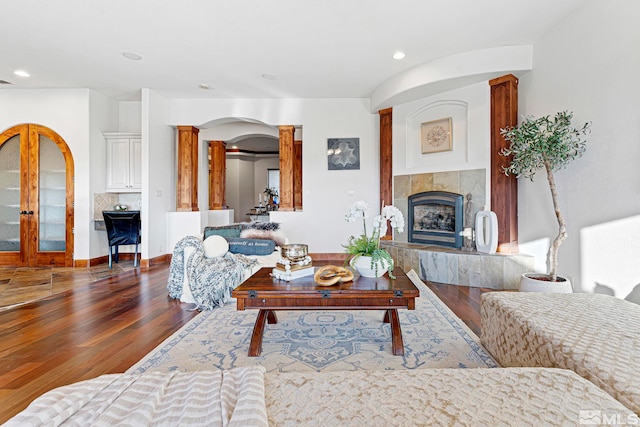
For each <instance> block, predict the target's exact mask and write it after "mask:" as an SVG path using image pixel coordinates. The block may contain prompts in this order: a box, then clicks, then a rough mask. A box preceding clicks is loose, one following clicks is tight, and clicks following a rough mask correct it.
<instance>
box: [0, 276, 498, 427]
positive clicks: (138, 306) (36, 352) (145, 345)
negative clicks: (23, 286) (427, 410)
mask: <svg viewBox="0 0 640 427" xmlns="http://www.w3.org/2000/svg"><path fill="white" fill-rule="evenodd" d="M168 271H169V266H168V265H161V266H155V267H152V268H150V269H149V270H148V271H144V272H140V271H137V270H136V271H130V272H126V273H123V274H121V275H118V276H113V277H110V278H107V279H103V280H99V281H95V282H90V283H86V284H82V285H77V286H76V287H74V288H73V289H71V290H68V291H65V292H63V293H59V294H56V295H52V296H49V297H47V298H46V299H43V300H39V301H36V302H32V303H28V304H24V305H20V306H17V307H13V308H8V309H4V310H0V423H3V422H5V421H6V420H7V419H9V418H10V417H12V416H13V415H15V414H16V413H18V412H20V411H21V410H22V409H24V408H25V407H26V406H27V405H28V404H29V403H30V402H31V401H32V400H33V399H35V398H36V397H38V396H40V395H41V394H42V393H44V392H46V391H48V390H51V389H53V388H56V387H59V386H62V385H65V384H70V383H73V382H76V381H81V380H85V379H89V378H93V377H96V376H99V375H102V374H107V373H117V372H124V371H125V370H127V369H128V368H129V367H131V366H132V365H133V364H134V363H136V362H137V361H138V360H140V359H141V358H142V357H143V356H144V355H146V354H147V353H148V352H149V351H151V350H152V349H153V348H155V347H156V346H157V345H158V344H160V342H162V341H163V340H164V339H165V338H167V337H168V336H170V335H171V334H172V333H173V332H175V331H176V330H178V329H179V328H180V327H181V326H183V325H184V324H185V323H187V322H188V321H189V320H190V319H191V318H193V317H194V316H195V315H196V314H197V312H195V311H189V310H188V308H189V306H188V305H186V304H181V303H180V302H179V301H175V300H171V299H170V298H169V297H168V296H167V290H166V284H167V278H168ZM427 285H428V286H429V288H430V289H432V290H433V292H434V293H435V294H436V295H438V296H439V297H440V298H441V299H442V300H443V301H444V302H445V303H446V304H447V306H449V308H451V309H452V310H453V311H454V313H456V314H457V315H458V316H459V317H460V318H461V319H462V320H463V321H465V323H466V324H467V325H469V327H470V328H471V329H472V330H473V331H474V332H476V334H479V333H480V313H479V303H480V295H481V294H482V293H483V292H486V291H487V290H486V289H479V288H467V287H463V286H452V285H443V284H436V283H427Z"/></svg>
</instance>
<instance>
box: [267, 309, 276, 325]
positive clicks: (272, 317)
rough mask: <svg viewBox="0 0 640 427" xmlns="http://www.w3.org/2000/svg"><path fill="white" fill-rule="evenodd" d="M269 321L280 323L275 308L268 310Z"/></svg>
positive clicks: (270, 322)
mask: <svg viewBox="0 0 640 427" xmlns="http://www.w3.org/2000/svg"><path fill="white" fill-rule="evenodd" d="M267 323H269V324H270V325H275V324H276V323H278V318H277V317H276V312H275V311H273V310H267Z"/></svg>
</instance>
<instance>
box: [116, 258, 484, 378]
mask: <svg viewBox="0 0 640 427" xmlns="http://www.w3.org/2000/svg"><path fill="white" fill-rule="evenodd" d="M407 276H409V278H410V279H411V280H412V281H413V282H414V283H415V285H416V287H417V288H418V289H419V290H420V297H419V298H417V299H416V309H415V310H398V314H399V317H400V325H401V328H402V336H403V340H404V350H405V354H404V356H394V355H393V354H392V353H391V330H390V328H389V324H386V323H383V322H382V320H383V317H384V312H383V311H376V310H359V311H278V312H277V316H278V323H277V324H273V325H270V324H268V325H267V326H266V330H265V333H264V339H263V343H262V353H261V354H260V356H258V357H248V356H247V352H248V350H249V342H250V341H251V333H252V331H253V325H254V323H255V320H256V316H257V314H258V311H257V310H245V311H237V310H236V302H235V300H230V301H229V302H228V303H227V304H226V305H225V306H224V307H221V308H217V309H215V310H212V311H206V312H202V313H200V314H198V315H197V316H196V317H195V318H193V319H192V320H191V321H190V322H189V323H187V324H186V325H185V326H183V327H182V328H181V329H180V330H178V331H177V332H176V333H175V334H173V335H172V336H170V337H169V338H168V339H166V340H165V341H164V342H163V343H162V344H160V345H159V346H158V347H156V348H155V349H154V350H153V351H151V352H150V353H149V354H148V355H147V356H145V357H144V358H143V359H142V360H141V361H140V362H138V363H137V364H135V365H134V366H133V367H131V368H130V369H129V370H128V371H127V372H128V373H142V372H145V371H152V370H153V371H158V370H159V371H176V370H178V371H197V370H210V369H216V368H217V369H230V368H235V367H239V366H248V365H262V366H264V367H265V368H266V369H267V371H269V372H271V371H279V372H300V371H356V370H374V369H375V370H381V369H390V370H391V369H421V368H491V367H496V366H497V363H496V362H495V361H494V360H493V358H492V357H491V355H490V354H489V353H488V352H487V351H486V350H485V349H484V348H483V347H482V346H481V345H480V340H479V339H478V337H477V336H476V335H475V334H474V333H473V332H472V331H471V330H470V329H469V328H468V327H467V326H466V325H465V324H464V323H463V322H462V321H461V320H460V319H459V318H458V317H457V316H456V315H455V314H453V312H451V310H449V308H448V307H447V306H445V305H444V304H443V303H442V301H440V299H438V297H436V296H435V294H434V293H433V292H432V291H431V290H429V288H427V286H426V285H425V284H424V283H422V281H421V280H420V279H419V278H418V276H417V274H416V273H415V272H414V271H413V270H412V271H410V272H409V273H407Z"/></svg>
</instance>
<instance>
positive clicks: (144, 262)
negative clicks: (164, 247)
mask: <svg viewBox="0 0 640 427" xmlns="http://www.w3.org/2000/svg"><path fill="white" fill-rule="evenodd" d="M309 256H310V257H311V259H314V260H316V261H344V260H345V259H346V258H347V254H345V253H339V252H338V253H331V252H318V253H310V254H309ZM118 257H119V258H120V259H123V260H127V261H130V260H133V253H126V252H125V253H120V254H118ZM171 258H172V254H164V255H159V256H157V257H153V258H151V259H146V258H145V259H140V269H141V270H148V269H149V268H151V267H153V266H154V265H162V264H170V263H171ZM108 262H109V256H108V255H104V256H99V257H96V258H91V259H88V260H87V259H76V260H74V261H73V266H74V267H76V268H88V267H95V266H96V265H99V264H106V263H108Z"/></svg>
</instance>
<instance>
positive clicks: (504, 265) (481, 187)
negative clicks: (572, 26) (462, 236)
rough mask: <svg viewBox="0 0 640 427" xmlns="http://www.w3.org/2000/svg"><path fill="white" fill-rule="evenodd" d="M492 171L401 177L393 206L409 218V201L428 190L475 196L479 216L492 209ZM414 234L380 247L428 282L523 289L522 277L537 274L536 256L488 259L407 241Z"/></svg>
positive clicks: (397, 236) (395, 184)
mask: <svg viewBox="0 0 640 427" xmlns="http://www.w3.org/2000/svg"><path fill="white" fill-rule="evenodd" d="M485 188H486V170H485V169H473V170H460V171H448V172H433V173H420V174H413V175H398V176H395V177H394V180H393V203H394V205H395V206H396V207H397V208H398V209H400V211H402V213H403V214H404V216H405V218H408V216H407V214H408V212H407V211H408V197H409V196H410V195H412V194H417V193H421V192H423V191H450V192H452V193H457V194H462V195H467V194H471V196H472V202H473V217H474V218H475V214H476V213H477V212H478V211H480V210H482V209H483V207H484V205H486V204H487V195H486V190H485ZM407 235H408V233H406V232H405V233H401V234H395V235H394V240H387V241H383V242H380V244H381V246H383V247H385V248H386V249H387V250H388V251H389V253H390V254H391V257H392V258H393V259H394V261H395V262H396V264H397V265H398V266H399V267H401V268H402V269H403V270H404V271H409V270H410V269H414V270H415V271H417V272H418V274H419V275H420V278H421V279H423V280H429V281H433V282H439V283H447V284H452V285H464V286H474V287H483V288H491V289H518V284H519V283H520V275H521V274H522V273H527V272H531V271H534V257H533V256H531V255H525V254H500V253H497V254H493V255H489V254H485V253H480V252H475V251H471V252H465V251H462V250H459V249H454V248H447V247H442V246H433V245H425V244H418V243H408V242H407Z"/></svg>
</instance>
